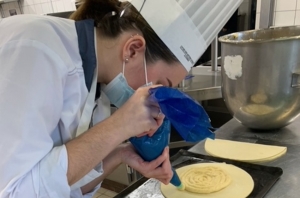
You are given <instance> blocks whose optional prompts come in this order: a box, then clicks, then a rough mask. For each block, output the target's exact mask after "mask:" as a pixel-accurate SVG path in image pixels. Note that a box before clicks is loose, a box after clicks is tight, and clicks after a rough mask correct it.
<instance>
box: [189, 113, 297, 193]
mask: <svg viewBox="0 0 300 198" xmlns="http://www.w3.org/2000/svg"><path fill="white" fill-rule="evenodd" d="M216 138H220V139H226V140H236V141H243V142H251V143H262V144H269V145H279V146H286V147H287V153H286V154H285V155H284V156H282V157H281V158H279V159H277V160H275V161H272V162H268V163H264V164H262V165H266V166H277V167H280V168H282V170H283V175H282V176H281V178H280V179H279V180H278V181H277V183H276V184H275V185H274V186H273V187H272V189H271V190H270V191H269V192H268V194H267V195H266V196H265V197H266V198H283V197H284V198H298V197H299V196H300V118H297V119H296V120H295V121H294V122H293V123H292V124H290V125H288V126H286V127H284V128H282V129H278V130H271V131H268V132H255V131H252V130H251V129H249V128H247V127H244V126H243V125H242V124H240V123H239V122H238V121H237V120H236V119H232V120H230V121H229V122H227V123H226V124H224V125H223V126H222V127H221V128H220V129H219V130H217V132H216ZM189 151H191V152H194V153H199V154H206V152H205V150H204V142H200V143H198V144H197V145H195V146H193V147H192V148H191V149H190V150H189Z"/></svg>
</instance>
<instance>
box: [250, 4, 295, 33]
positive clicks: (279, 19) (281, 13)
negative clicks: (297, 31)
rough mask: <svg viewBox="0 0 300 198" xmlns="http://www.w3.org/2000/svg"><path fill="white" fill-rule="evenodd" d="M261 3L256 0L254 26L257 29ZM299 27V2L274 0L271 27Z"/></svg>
mask: <svg viewBox="0 0 300 198" xmlns="http://www.w3.org/2000/svg"><path fill="white" fill-rule="evenodd" d="M261 1H263V0H257V9H256V10H257V11H256V25H255V28H256V29H258V28H259V18H260V13H261V12H263V10H261V9H260V5H261ZM289 25H300V0H275V11H274V21H273V26H289Z"/></svg>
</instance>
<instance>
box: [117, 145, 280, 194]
mask: <svg viewBox="0 0 300 198" xmlns="http://www.w3.org/2000/svg"><path fill="white" fill-rule="evenodd" d="M170 161H171V162H172V166H173V167H174V168H180V167H182V166H186V165H191V164H196V163H207V162H210V163H216V162H225V163H227V164H232V165H235V166H237V167H239V168H241V169H243V170H245V171H246V172H247V173H249V174H250V175H251V176H252V178H253V181H254V189H253V191H252V193H251V194H250V195H249V196H248V198H263V197H264V196H265V195H266V194H267V193H268V191H269V190H270V189H271V188H272V186H273V185H274V184H275V183H276V182H277V180H278V179H279V178H280V176H281V175H282V173H283V171H282V169H281V168H279V167H271V166H263V165H258V164H251V163H245V162H239V161H235V160H229V159H222V158H218V157H212V156H207V155H201V154H196V153H192V152H189V151H186V150H180V151H179V152H178V153H177V154H175V155H174V156H172V157H171V158H170ZM150 180H151V181H150ZM150 180H149V179H147V178H145V177H142V178H141V179H139V180H138V181H136V182H134V183H133V184H132V185H130V186H129V187H128V188H126V189H125V190H123V191H122V192H120V193H119V194H118V195H116V196H115V198H124V197H128V195H130V194H132V193H134V191H136V190H137V189H138V188H139V190H140V191H141V190H143V189H142V188H141V186H142V185H144V186H145V185H148V188H149V185H152V186H153V187H152V186H151V187H152V188H154V187H155V188H156V191H157V188H158V185H159V182H156V183H155V181H154V180H153V179H150ZM144 189H146V188H144ZM153 191H155V190H153ZM150 193H151V191H150ZM145 194H147V197H163V196H162V195H161V196H158V195H157V194H160V193H159V192H158V193H155V194H156V195H154V196H151V195H150V194H149V192H147V193H145ZM139 197H140V198H143V197H141V196H139ZM145 197H146V196H145Z"/></svg>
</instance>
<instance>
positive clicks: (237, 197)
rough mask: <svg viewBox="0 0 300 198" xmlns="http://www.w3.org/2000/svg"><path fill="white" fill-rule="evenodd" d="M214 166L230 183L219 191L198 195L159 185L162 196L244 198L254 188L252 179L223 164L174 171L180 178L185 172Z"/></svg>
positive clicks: (200, 165) (169, 197)
mask: <svg viewBox="0 0 300 198" xmlns="http://www.w3.org/2000/svg"><path fill="white" fill-rule="evenodd" d="M207 166H214V167H217V168H220V169H222V170H224V171H226V173H227V174H228V175H229V176H230V178H231V182H230V184H229V185H228V186H227V187H226V188H223V189H222V190H220V191H217V192H213V193H209V194H198V193H192V192H188V191H180V190H178V189H177V188H176V187H175V186H173V185H172V184H168V185H164V184H163V183H162V184H161V191H162V194H163V195H164V196H165V197H166V198H227V197H230V198H246V197H247V196H248V195H249V194H250V193H251V192H252V190H253V188H254V182H253V179H252V177H251V176H250V175H249V174H248V173H247V172H246V171H244V170H243V169H240V168H238V167H236V166H234V165H230V164H225V163H199V164H193V165H189V166H184V167H181V168H179V169H177V170H176V172H177V173H178V175H179V176H180V175H181V174H182V173H183V172H185V171H186V170H189V169H191V168H195V167H196V168H197V167H207Z"/></svg>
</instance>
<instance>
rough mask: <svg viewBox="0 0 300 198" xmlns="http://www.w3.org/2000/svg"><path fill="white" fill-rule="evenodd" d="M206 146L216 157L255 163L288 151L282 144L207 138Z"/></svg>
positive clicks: (271, 158)
mask: <svg viewBox="0 0 300 198" xmlns="http://www.w3.org/2000/svg"><path fill="white" fill-rule="evenodd" d="M204 147H205V151H206V152H207V153H208V154H210V155H212V156H215V157H220V158H226V159H232V160H238V161H244V162H253V163H255V162H267V161H271V160H274V159H277V158H279V157H281V156H282V155H284V154H285V153H286V151H287V148H286V147H282V146H269V145H262V144H254V143H246V142H237V141H230V140H221V139H215V140H211V139H207V140H206V142H205V146H204Z"/></svg>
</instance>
